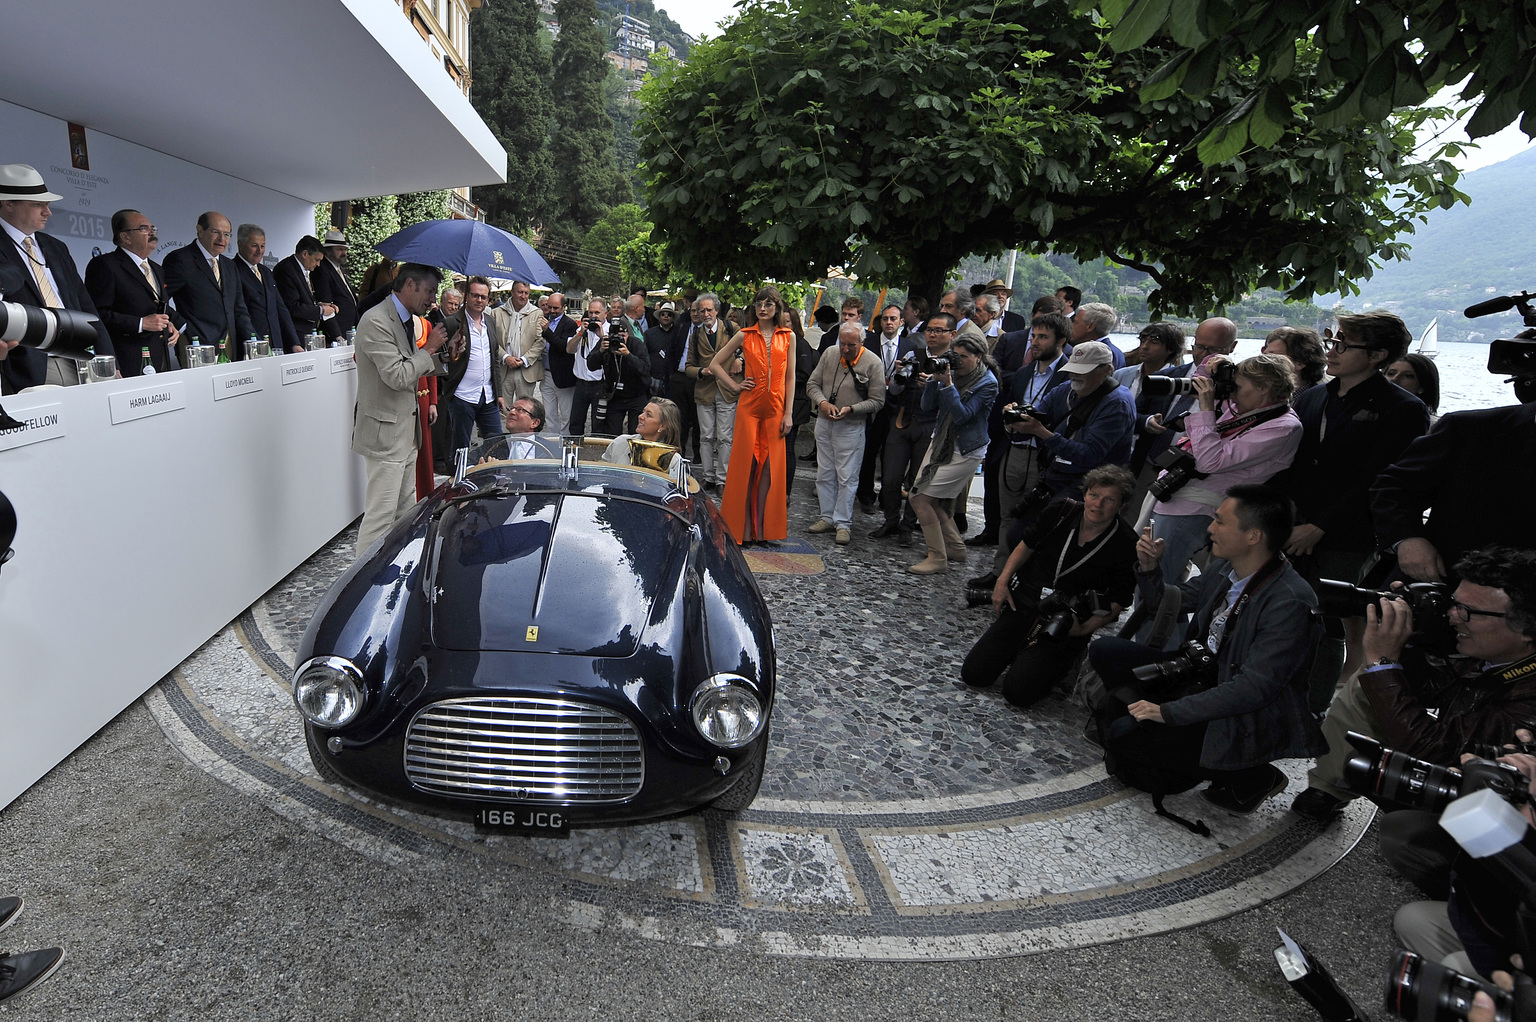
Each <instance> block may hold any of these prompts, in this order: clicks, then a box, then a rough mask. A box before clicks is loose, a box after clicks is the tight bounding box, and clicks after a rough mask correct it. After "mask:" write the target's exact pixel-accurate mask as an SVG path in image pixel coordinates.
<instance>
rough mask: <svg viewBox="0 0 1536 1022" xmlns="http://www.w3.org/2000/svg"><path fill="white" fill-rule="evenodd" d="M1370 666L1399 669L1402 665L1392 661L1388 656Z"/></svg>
mask: <svg viewBox="0 0 1536 1022" xmlns="http://www.w3.org/2000/svg"><path fill="white" fill-rule="evenodd" d="M1371 666H1372V667H1401V666H1403V665H1402V664H1400V663H1398V662H1397V661H1396V660H1393V659H1392V658H1391V657H1389V656H1384V657H1382V658H1381V659H1379V660H1377V661H1376V662H1375V663H1374V664H1372V665H1371Z"/></svg>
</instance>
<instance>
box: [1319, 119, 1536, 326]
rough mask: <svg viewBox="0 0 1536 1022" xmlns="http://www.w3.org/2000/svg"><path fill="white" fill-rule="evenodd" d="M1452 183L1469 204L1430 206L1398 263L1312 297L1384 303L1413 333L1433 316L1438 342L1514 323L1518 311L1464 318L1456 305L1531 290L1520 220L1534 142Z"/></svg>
mask: <svg viewBox="0 0 1536 1022" xmlns="http://www.w3.org/2000/svg"><path fill="white" fill-rule="evenodd" d="M1457 186H1458V187H1459V188H1460V189H1461V190H1462V191H1464V192H1466V193H1467V194H1468V195H1469V196H1471V197H1472V204H1471V205H1470V206H1456V207H1454V208H1452V209H1440V210H1435V211H1434V212H1433V213H1431V214H1429V221H1428V222H1427V223H1425V224H1423V225H1422V226H1420V227H1419V229H1418V231H1417V232H1416V233H1415V234H1413V235H1410V236H1409V237H1408V238H1407V239H1405V240H1407V241H1408V242H1409V243H1410V245H1411V246H1412V247H1411V250H1410V253H1409V256H1410V258H1409V259H1408V261H1406V262H1389V263H1387V264H1386V265H1384V266H1383V267H1382V268H1381V269H1379V270H1377V271H1376V275H1375V276H1373V277H1372V278H1371V279H1370V280H1367V281H1362V282H1360V294H1359V295H1356V296H1352V297H1348V298H1342V299H1341V298H1340V297H1339V296H1338V295H1331V296H1326V297H1320V298H1319V299H1318V304H1319V305H1322V306H1324V307H1331V306H1333V305H1334V303H1335V302H1340V301H1342V303H1343V304H1342V306H1341V308H1342V309H1344V310H1347V311H1350V312H1363V311H1366V310H1367V309H1388V310H1390V311H1392V312H1395V313H1397V314H1398V315H1399V316H1401V317H1403V320H1404V321H1405V322H1406V323H1407V324H1408V329H1409V330H1411V331H1413V334H1414V336H1415V337H1417V336H1418V335H1419V334H1420V333H1421V332H1422V331H1423V330H1424V328H1425V327H1427V326H1428V325H1429V321H1430V320H1431V319H1434V318H1435V317H1437V316H1438V317H1439V319H1440V339H1441V340H1442V341H1490V340H1493V339H1494V338H1496V337H1513V336H1514V335H1515V333H1516V332H1517V331H1519V330H1521V329H1522V323H1521V320H1520V315H1519V313H1516V312H1507V313H1502V314H1500V315H1497V316H1482V317H1479V318H1478V319H1467V318H1466V317H1465V316H1463V315H1462V310H1463V309H1465V308H1466V307H1467V306H1469V305H1473V304H1476V303H1477V302H1481V301H1486V300H1487V299H1489V298H1495V297H1497V296H1499V295H1509V294H1518V293H1519V292H1521V291H1529V290H1533V289H1536V234H1533V233H1532V232H1531V231H1529V230H1527V229H1525V228H1524V227H1523V226H1522V225H1523V224H1524V223H1525V222H1526V220H1527V219H1529V217H1530V213H1529V210H1530V209H1531V208H1532V206H1533V205H1536V149H1528V150H1526V151H1525V152H1523V153H1521V154H1520V155H1518V156H1512V157H1510V158H1509V159H1507V160H1505V161H1504V162H1503V163H1495V164H1493V165H1492V166H1490V167H1483V168H1482V169H1481V170H1474V171H1472V172H1471V173H1470V174H1467V175H1465V176H1463V177H1462V179H1461V180H1460V181H1459V182H1458V183H1457Z"/></svg>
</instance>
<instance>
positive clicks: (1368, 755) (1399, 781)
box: [1344, 731, 1530, 813]
mask: <svg viewBox="0 0 1536 1022" xmlns="http://www.w3.org/2000/svg"><path fill="white" fill-rule="evenodd" d="M1345 737H1346V738H1348V739H1349V744H1350V745H1353V746H1354V747H1355V749H1356V750H1357V751H1359V753H1360V755H1358V756H1355V757H1352V758H1351V759H1350V761H1349V762H1348V763H1346V764H1344V782H1345V783H1346V784H1348V785H1349V786H1350V787H1351V788H1352V789H1354V790H1355V791H1358V792H1359V793H1360V794H1362V795H1366V796H1369V797H1370V798H1372V799H1374V800H1376V801H1380V802H1390V803H1392V804H1393V805H1399V806H1402V807H1404V808H1406V809H1425V810H1428V811H1430V812H1435V813H1438V812H1440V811H1441V810H1442V809H1444V808H1445V807H1446V806H1448V805H1450V804H1451V803H1452V802H1454V801H1456V800H1457V799H1458V798H1461V797H1462V796H1463V795H1470V794H1472V793H1473V792H1474V791H1482V790H1483V789H1484V788H1487V789H1489V790H1491V791H1492V792H1493V793H1494V794H1496V795H1498V796H1499V797H1500V798H1502V799H1504V800H1505V801H1506V802H1508V803H1509V804H1510V805H1513V806H1522V805H1525V804H1526V803H1527V802H1529V801H1530V783H1529V782H1528V781H1527V780H1526V779H1525V775H1524V774H1522V773H1520V771H1518V770H1516V769H1515V768H1514V767H1512V766H1510V765H1509V764H1508V763H1499V762H1496V761H1494V760H1491V759H1469V760H1467V761H1466V762H1465V763H1463V764H1461V766H1460V768H1459V769H1452V768H1451V767H1443V766H1440V765H1439V764H1437V763H1431V762H1429V761H1428V760H1422V759H1417V758H1415V757H1413V756H1410V755H1408V754H1407V753H1406V752H1397V751H1396V750H1393V749H1389V748H1387V747H1386V746H1384V745H1382V744H1381V743H1380V742H1378V741H1376V739H1374V738H1371V737H1370V736H1368V735H1362V734H1360V733H1359V732H1358V731H1349V732H1346V733H1345Z"/></svg>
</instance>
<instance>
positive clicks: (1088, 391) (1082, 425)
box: [994, 341, 1136, 581]
mask: <svg viewBox="0 0 1536 1022" xmlns="http://www.w3.org/2000/svg"><path fill="white" fill-rule="evenodd" d="M1114 368H1115V366H1114V361H1113V360H1112V358H1111V356H1110V351H1109V345H1107V344H1105V343H1104V342H1102V341H1085V342H1083V343H1082V344H1079V345H1078V346H1077V347H1076V348H1074V349H1073V350H1072V357H1071V358H1069V359H1067V361H1066V364H1064V365H1063V366H1062V367H1061V372H1064V373H1066V374H1067V382H1066V383H1062V384H1059V385H1057V386H1056V387H1054V388H1053V389H1052V390H1051V391H1050V392H1049V393H1048V394H1046V395H1045V399H1044V400H1043V401H1041V402H1040V403H1039V404H1038V406H1037V407H1038V408H1039V410H1040V412H1041V414H1042V416H1043V418H1042V419H1036V418H1034V417H1032V416H1028V415H1026V416H1024V418H1023V420H1022V421H1020V422H1019V423H1017V425H1016V426H1015V427H1014V428H1015V429H1016V431H1017V432H1022V433H1027V434H1029V435H1030V436H1033V437H1034V438H1035V440H1036V441H1037V443H1038V444H1039V446H1040V448H1041V449H1042V450H1043V451H1044V452H1045V454H1046V455H1047V456H1048V459H1047V460H1046V461H1045V462H1044V463H1043V465H1042V467H1041V469H1040V481H1039V483H1038V484H1037V485H1036V487H1035V489H1034V490H1032V491H1030V494H1029V495H1026V496H1025V498H1024V500H1022V501H1021V502H1020V505H1019V507H1018V508H1016V509H1015V511H1014V519H1013V524H1012V526H1011V527H1010V529H1009V534H1008V535H1007V536H1005V537H1004V538H1003V541H1002V543H1001V544H999V547H1000V550H1001V551H1002V552H1003V554H1004V556H1006V554H1007V551H1011V550H1012V549H1013V547H1014V544H1016V543H1018V541H1019V537H1020V536H1022V535H1023V533H1024V530H1025V529H1026V528H1027V527H1028V526H1029V523H1030V522H1031V521H1033V520H1034V517H1035V515H1036V514H1038V513H1039V511H1040V509H1041V508H1043V507H1044V506H1045V505H1046V504H1047V503H1048V502H1049V501H1051V500H1054V499H1055V498H1057V497H1067V496H1077V495H1078V493H1079V489H1080V487H1081V485H1082V480H1083V476H1085V475H1087V474H1088V473H1089V472H1090V471H1091V470H1093V469H1096V468H1098V467H1099V466H1100V465H1121V466H1123V465H1125V463H1126V462H1128V461H1129V460H1130V458H1131V440H1132V438H1133V435H1134V430H1135V423H1136V399H1135V398H1133V397H1131V392H1130V391H1128V390H1126V389H1125V388H1124V387H1122V386H1120V384H1118V383H1116V382H1115V381H1114V379H1113V378H1111V376H1110V374H1111V373H1112V372H1114ZM1047 422H1049V423H1050V425H1049V426H1047V425H1046V423H1047ZM994 581H995V580H994Z"/></svg>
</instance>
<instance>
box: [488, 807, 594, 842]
mask: <svg viewBox="0 0 1536 1022" xmlns="http://www.w3.org/2000/svg"><path fill="white" fill-rule="evenodd" d="M473 819H474V824H475V829H476V830H489V831H494V832H496V833H498V834H509V833H510V834H530V835H536V836H538V837H570V836H571V831H570V825H569V823H568V821H567V820H566V818H565V813H563V812H562V811H560V810H559V809H526V808H519V807H508V808H500V807H497V808H488V809H476V810H475V814H474V818H473Z"/></svg>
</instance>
